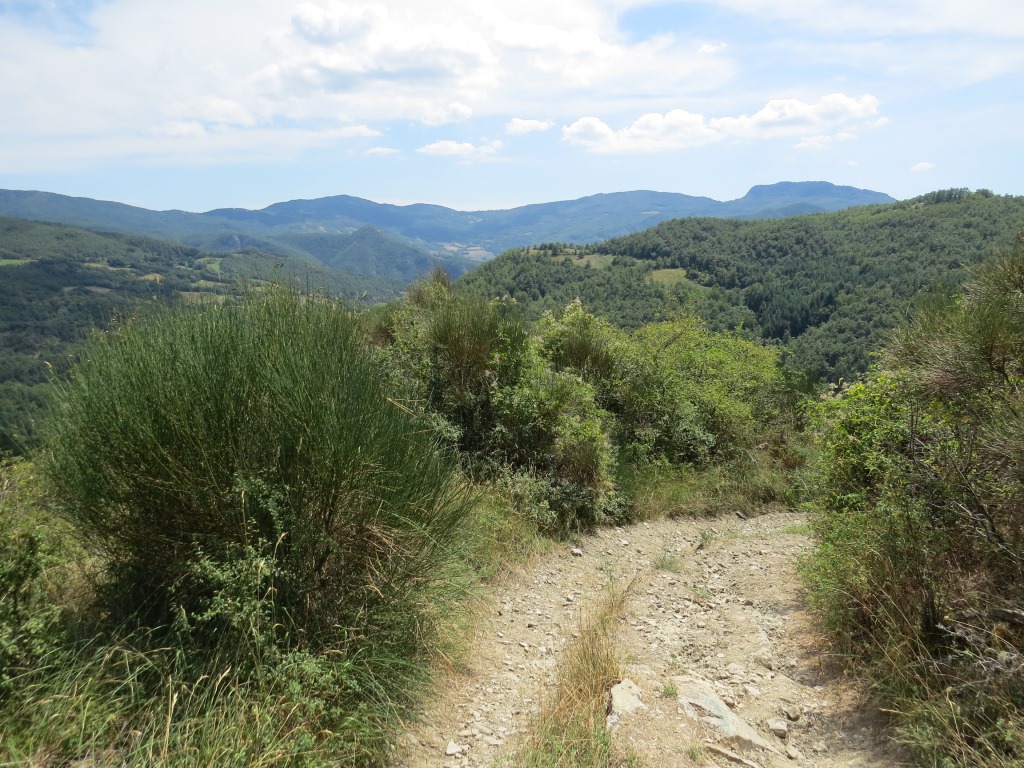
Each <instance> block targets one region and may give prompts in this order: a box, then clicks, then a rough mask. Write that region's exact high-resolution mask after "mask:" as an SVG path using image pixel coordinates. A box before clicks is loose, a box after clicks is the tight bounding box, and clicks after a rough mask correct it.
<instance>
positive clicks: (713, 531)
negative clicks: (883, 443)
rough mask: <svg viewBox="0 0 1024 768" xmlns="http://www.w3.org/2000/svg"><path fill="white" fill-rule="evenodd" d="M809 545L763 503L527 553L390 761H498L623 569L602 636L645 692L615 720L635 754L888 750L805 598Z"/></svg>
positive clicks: (801, 760)
mask: <svg viewBox="0 0 1024 768" xmlns="http://www.w3.org/2000/svg"><path fill="white" fill-rule="evenodd" d="M810 547H811V542H810V540H809V539H808V537H807V528H806V524H805V520H804V518H803V517H802V516H801V515H798V514H794V513H787V512H773V513H770V514H766V515H763V516H760V517H755V518H751V519H741V518H740V517H737V516H729V517H724V518H720V519H715V520H681V519H677V520H659V521H652V522H649V523H640V524H638V525H636V526H632V527H629V528H613V529H602V530H599V531H597V532H596V533H594V534H593V535H591V536H588V537H586V538H584V539H583V540H582V541H579V542H576V543H574V544H567V545H565V546H563V547H560V548H558V549H557V550H556V551H554V552H551V553H549V554H547V555H544V556H542V557H538V558H536V559H534V560H533V561H531V562H530V563H528V564H527V565H525V566H523V567H521V568H520V569H518V570H517V571H515V572H514V573H510V574H507V575H506V576H505V577H503V578H502V579H499V580H497V581H496V582H494V583H493V584H491V585H489V587H488V592H489V595H488V599H487V602H486V605H485V608H484V609H483V610H482V612H481V616H480V617H479V621H478V622H477V624H478V627H477V630H476V634H475V637H474V639H473V641H472V647H471V650H470V653H469V654H468V655H467V658H468V659H469V661H468V662H467V663H468V667H467V668H465V669H462V670H459V671H451V672H448V673H447V674H445V675H443V677H442V680H441V683H440V685H439V690H438V694H437V696H436V697H435V698H434V699H433V700H432V701H430V702H429V703H428V705H427V707H426V709H425V711H424V712H423V713H422V717H421V719H420V722H418V723H414V724H411V725H410V726H409V729H408V731H407V733H406V734H405V736H404V738H403V740H402V744H401V745H400V749H399V751H398V753H397V755H396V759H395V763H394V765H395V768H457V767H463V766H464V767H467V768H468V767H470V766H472V767H483V766H494V765H495V764H496V763H498V764H500V763H501V761H502V760H505V761H506V762H505V765H510V763H509V762H507V760H508V756H509V755H510V754H511V752H512V751H513V750H514V748H515V744H516V739H517V735H518V734H520V733H521V732H522V731H523V730H524V728H525V727H526V726H527V725H528V723H529V720H530V717H531V716H532V715H533V714H535V713H536V712H537V710H538V708H539V703H540V701H541V700H542V699H543V698H544V697H545V695H547V692H548V691H549V690H550V687H551V686H552V684H553V681H554V672H555V668H556V665H557V663H558V659H559V656H560V654H561V651H562V650H563V648H564V647H565V646H566V644H567V643H568V642H569V641H570V640H571V638H572V637H573V635H574V634H576V633H578V628H579V623H580V619H581V617H582V616H584V615H586V611H587V608H588V605H591V604H596V603H597V601H598V600H599V599H600V598H601V597H602V596H603V595H604V594H605V593H606V591H607V590H609V589H612V588H618V589H621V588H623V587H624V586H626V585H629V591H628V598H627V601H626V608H625V610H624V612H623V614H622V617H621V619H620V620H619V622H618V626H617V628H616V631H615V643H616V647H617V648H618V649H619V653H620V657H621V660H622V664H621V667H622V671H623V679H624V680H630V681H632V682H633V683H635V685H636V686H637V687H638V689H639V690H638V695H639V699H640V701H641V703H642V707H640V708H639V709H636V710H635V711H633V712H623V713H621V714H618V713H617V714H616V716H615V717H613V720H615V721H617V722H616V724H615V725H614V733H615V741H616V743H617V744H618V745H619V746H620V747H621V748H622V749H623V750H624V751H626V752H627V753H629V752H631V753H632V755H633V756H634V760H633V763H632V764H634V765H641V766H647V767H648V768H659V767H660V766H668V767H672V766H685V767H686V768H691V767H692V766H700V765H703V766H735V765H746V766H760V767H761V768H776V767H777V766H823V767H825V768H840V767H847V766H848V767H850V768H852V767H853V766H864V767H866V768H875V767H878V768H881V767H882V766H885V767H886V768H888V767H890V766H896V765H900V764H901V763H902V760H901V758H900V755H899V754H898V753H896V752H895V751H894V750H893V748H892V747H891V746H890V745H889V744H888V743H887V741H886V738H885V733H884V729H883V727H882V724H881V723H880V722H878V721H877V720H876V719H874V718H873V717H872V716H871V714H870V709H869V708H868V707H866V706H865V704H864V701H863V697H862V695H861V692H860V690H859V689H858V687H857V686H856V685H855V684H854V683H853V682H851V681H850V680H849V679H847V678H846V677H845V676H844V675H843V674H842V673H841V672H839V671H836V670H835V669H834V667H835V665H834V664H832V663H830V659H829V657H828V655H827V651H826V648H827V646H826V644H825V642H824V640H823V639H822V638H821V637H819V636H818V635H817V634H816V631H815V628H814V624H813V622H812V620H811V619H810V617H809V616H808V615H807V613H806V608H805V606H804V602H803V596H802V590H801V585H800V582H799V580H798V578H797V575H796V565H797V561H798V558H799V557H800V555H801V554H802V553H804V552H806V551H808V550H809V548H810ZM694 685H697V686H703V688H706V689H708V690H710V691H713V693H714V694H717V696H718V697H720V699H721V701H723V702H724V703H725V705H726V706H727V707H728V708H729V711H730V712H731V713H732V714H733V715H735V716H737V718H739V719H742V721H745V723H746V724H748V725H749V726H751V727H752V728H753V729H754V731H756V732H757V735H758V736H759V737H760V740H761V741H762V742H763V746H762V747H756V746H751V745H750V744H738V743H737V742H736V741H734V740H730V739H729V738H728V734H723V732H722V731H721V730H720V729H719V728H716V727H713V726H712V725H709V724H707V722H706V718H704V719H702V717H701V716H702V715H706V714H707V712H706V711H703V710H700V709H695V708H694V707H693V706H690V705H689V704H688V703H687V701H686V697H685V696H684V695H683V692H684V691H687V690H691V689H692V688H693V686H694ZM773 729H774V730H773Z"/></svg>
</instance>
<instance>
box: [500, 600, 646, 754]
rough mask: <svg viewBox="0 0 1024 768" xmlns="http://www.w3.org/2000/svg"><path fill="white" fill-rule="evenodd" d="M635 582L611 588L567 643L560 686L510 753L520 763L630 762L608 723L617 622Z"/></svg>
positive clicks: (615, 676)
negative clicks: (615, 625) (614, 637)
mask: <svg viewBox="0 0 1024 768" xmlns="http://www.w3.org/2000/svg"><path fill="white" fill-rule="evenodd" d="M631 586H632V585H629V586H627V587H626V588H624V589H619V590H611V591H609V592H608V593H607V594H606V595H605V597H604V599H603V600H602V601H601V602H600V603H599V604H598V605H597V606H596V607H595V608H594V609H593V611H592V613H590V614H589V616H588V617H587V618H586V619H585V620H584V622H583V623H582V625H581V627H580V631H579V636H578V637H577V638H576V639H574V641H573V642H572V643H571V644H570V645H569V647H568V648H566V650H565V652H564V655H563V657H562V659H561V660H560V662H559V665H558V669H557V672H556V683H555V688H554V691H553V692H552V694H551V695H550V697H549V698H548V699H547V700H546V701H545V702H544V703H543V704H542V706H541V710H540V713H539V714H538V715H537V716H536V718H535V719H534V720H533V721H532V722H531V724H530V725H529V727H528V730H527V733H526V735H525V737H524V738H523V742H522V745H521V746H520V748H519V749H518V750H517V751H516V752H515V754H514V755H513V756H512V757H511V758H510V760H509V762H508V765H510V766H515V768H599V767H610V766H622V765H626V764H628V762H627V761H628V760H629V757H628V756H626V755H623V754H622V753H621V752H620V751H617V750H616V749H615V747H614V745H613V742H612V736H611V733H610V731H609V730H608V728H607V726H606V718H607V715H608V697H609V691H610V690H611V688H612V686H613V685H615V684H616V683H617V682H619V680H620V679H621V669H620V666H619V659H618V656H617V653H616V649H615V645H614V639H613V628H612V625H613V623H614V622H615V621H616V620H617V619H618V618H619V616H621V613H622V610H623V607H624V605H625V600H626V597H627V595H628V593H629V590H630V588H631Z"/></svg>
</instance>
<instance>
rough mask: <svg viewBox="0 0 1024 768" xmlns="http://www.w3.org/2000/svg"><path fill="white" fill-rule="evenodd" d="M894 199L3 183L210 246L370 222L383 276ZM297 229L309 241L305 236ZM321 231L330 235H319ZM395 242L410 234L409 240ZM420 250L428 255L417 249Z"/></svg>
mask: <svg viewBox="0 0 1024 768" xmlns="http://www.w3.org/2000/svg"><path fill="white" fill-rule="evenodd" d="M892 200H893V199H892V198H891V197H889V196H888V195H885V194H882V193H879V192H871V191H868V190H861V189H855V188H853V187H840V186H835V185H833V184H829V183H827V182H783V183H780V184H771V185H766V186H758V187H754V188H753V189H751V190H750V192H748V193H747V194H746V195H745V196H744V197H742V198H740V199H738V200H732V201H729V202H719V201H717V200H712V199H710V198H707V197H692V196H689V195H681V194H674V193H665V192H647V191H637V192H617V193H614V194H601V195H592V196H590V197H584V198H580V199H579V200H569V201H560V202H553V203H538V204H535V205H526V206H521V207H519V208H512V209H509V210H494V211H456V210H453V209H451V208H445V207H443V206H439V205H426V204H416V205H405V206H398V205H388V204H382V203H374V202H371V201H369V200H364V199H362V198H358V197H351V196H348V195H338V196H335V197H325V198H320V199H317V200H291V201H288V202H281V203H275V204H273V205H270V206H268V207H266V208H263V209H261V210H256V211H253V210H246V209H242V208H222V209H217V210H213V211H207V212H206V213H186V212H184V211H159V212H158V211H149V210H146V209H143V208H135V207H133V206H128V205H123V204H121V203H110V202H102V201H98V200H89V199H85V198H72V197H65V196H63V195H55V194H51V193H47V192H19V191H10V190H7V191H0V215H4V216H18V217H21V218H27V219H35V220H43V221H55V222H60V223H64V224H72V225H75V226H87V227H91V228H94V229H103V230H110V231H117V232H133V233H141V234H150V235H158V236H162V237H172V238H175V239H177V240H180V241H182V242H184V243H186V244H189V245H195V246H198V247H203V248H214V247H221V246H222V245H225V244H226V245H228V246H229V247H232V248H237V247H239V244H242V245H243V246H244V245H255V246H257V247H260V248H264V249H270V250H275V251H281V252H292V253H294V252H296V251H297V250H302V251H303V252H304V253H306V254H308V255H313V256H316V257H317V258H322V257H323V256H324V254H325V253H326V254H328V258H333V257H331V256H330V255H329V254H330V253H332V248H334V247H335V246H336V245H337V243H336V242H334V240H333V239H332V238H335V237H336V236H337V235H350V234H353V233H355V232H356V231H358V230H359V229H361V228H362V227H365V226H366V225H370V226H373V227H375V228H376V229H377V230H378V231H379V232H380V233H381V235H380V239H379V242H378V243H377V244H376V245H375V246H374V248H373V253H372V257H371V258H370V260H369V262H366V263H364V262H353V261H351V260H347V259H346V260H345V262H346V269H348V270H350V271H354V272H358V273H360V274H375V272H372V271H371V265H374V266H375V267H380V266H381V265H382V264H383V263H384V262H388V261H395V262H396V263H397V264H398V266H395V267H388V271H391V272H397V273H402V272H407V271H409V268H408V267H407V266H406V264H407V263H408V262H407V260H408V259H410V258H411V259H413V260H422V253H432V254H434V255H435V256H437V257H438V258H439V259H441V260H442V262H443V263H444V265H445V267H446V268H448V269H449V271H453V272H455V273H459V272H461V271H463V270H464V269H465V268H466V266H467V264H466V262H465V261H463V260H460V259H458V258H456V257H457V256H458V255H462V256H467V255H468V256H474V255H476V256H480V255H483V256H485V257H486V256H488V255H490V254H494V253H499V252H501V251H504V250H506V249H508V248H514V247H521V246H525V245H530V244H533V243H539V242H545V241H557V242H577V243H585V242H596V241H598V240H605V239H607V238H610V237H616V236H619V235H625V234H628V233H630V232H636V231H638V230H642V229H645V228H647V227H650V226H652V225H654V224H657V223H658V222H661V221H666V220H668V219H674V218H679V217H685V216H722V217H737V218H773V217H778V216H784V215H790V214H791V213H794V212H798V213H809V212H815V211H835V210H840V209H843V208H847V207H849V206H852V205H865V204H868V203H885V202H892ZM297 234H301V235H305V236H307V237H308V238H310V239H308V240H298V241H297V240H296V238H295V236H296V235H297ZM314 235H320V236H323V237H324V238H325V239H322V240H317V239H316V238H314V237H313V236H314ZM389 238H390V239H389ZM396 240H397V241H401V246H402V247H401V248H399V247H398V246H397V245H396V243H395V241H396ZM297 243H303V244H304V245H303V246H300V245H297ZM305 247H308V248H309V249H310V250H305ZM413 251H419V252H422V253H417V254H416V255H412V252H413ZM317 254H320V255H319V256H317ZM403 260H406V261H403Z"/></svg>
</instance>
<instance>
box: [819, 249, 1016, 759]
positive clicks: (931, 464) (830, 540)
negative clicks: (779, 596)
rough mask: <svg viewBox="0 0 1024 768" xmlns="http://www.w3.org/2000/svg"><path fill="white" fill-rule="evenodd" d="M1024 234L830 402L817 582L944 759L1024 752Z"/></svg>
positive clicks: (906, 729)
mask: <svg viewBox="0 0 1024 768" xmlns="http://www.w3.org/2000/svg"><path fill="white" fill-rule="evenodd" d="M1022 296H1024V244H1020V243H1019V244H1018V245H1017V247H1016V248H1015V249H1014V250H1013V251H1011V252H1009V253H1007V254H1005V255H1004V256H1003V257H1001V258H1000V259H999V260H997V261H996V262H994V263H992V264H989V265H986V266H985V267H983V268H979V269H978V270H977V271H976V272H975V273H974V275H973V279H972V281H971V283H970V284H969V286H968V288H967V292H966V294H965V295H964V297H963V298H962V299H960V300H958V301H957V302H955V303H953V304H952V305H949V306H944V307H936V308H932V309H930V310H928V311H926V312H923V313H922V314H921V315H920V317H918V318H917V319H916V320H915V321H914V322H913V323H911V324H910V325H909V326H908V327H907V328H905V329H904V330H903V331H901V332H900V334H899V335H898V337H897V338H896V340H895V344H894V346H893V348H892V350H891V355H890V370H889V371H885V372H882V371H879V372H876V373H874V374H872V375H871V376H870V377H868V378H867V379H866V380H865V381H864V382H863V383H861V384H858V385H856V386H854V387H851V388H850V389H849V390H847V391H846V392H845V393H844V394H843V395H842V396H841V397H838V398H836V399H832V400H829V401H827V402H825V403H823V405H822V407H821V409H820V413H819V418H820V423H819V429H820V431H821V447H822V461H821V465H820V469H819V480H818V488H817V503H818V505H819V507H820V508H821V510H822V512H821V515H820V517H819V518H818V521H817V523H816V528H817V532H818V535H819V537H820V540H821V544H820V547H819V549H818V551H817V553H816V554H815V556H814V557H813V558H812V559H811V560H810V561H809V562H808V564H807V573H808V576H809V579H810V584H811V587H812V596H813V599H814V601H815V603H816V605H817V606H818V607H819V609H820V610H821V611H822V613H823V616H824V617H825V621H826V625H827V626H828V628H829V629H830V630H831V632H832V634H833V636H834V637H835V638H836V639H837V641H838V642H839V644H840V646H841V647H842V648H844V650H846V651H848V652H851V653H855V654H857V655H859V656H862V657H864V658H865V659H868V660H870V661H871V665H870V669H871V670H872V673H873V675H874V677H875V680H876V682H877V684H878V691H879V692H880V694H881V696H882V697H883V699H884V702H885V706H886V708H887V709H889V710H890V711H893V712H900V713H903V715H902V718H903V722H902V726H903V728H902V733H903V735H904V736H905V738H906V739H907V741H908V742H910V743H912V744H913V745H914V746H916V747H917V748H919V750H920V751H921V753H922V754H923V755H924V757H925V759H927V760H928V761H929V762H932V763H933V764H936V765H954V764H956V765H979V766H980V765H1022V764H1024V739H1022V738H1021V733H1022V728H1024V610H1022V606H1024V556H1022V554H1021V553H1022V552H1024V547H1022V545H1024V501H1022V500H1024V438H1022V435H1024V409H1022V405H1024V402H1022V399H1021V398H1022V395H1021V383H1022V382H1024V301H1022V299H1021V297H1022Z"/></svg>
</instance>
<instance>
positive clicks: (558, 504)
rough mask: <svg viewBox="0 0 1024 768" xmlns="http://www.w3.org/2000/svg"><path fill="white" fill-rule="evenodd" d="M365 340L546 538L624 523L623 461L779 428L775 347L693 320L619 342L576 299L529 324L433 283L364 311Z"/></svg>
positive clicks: (511, 307) (703, 459)
mask: <svg viewBox="0 0 1024 768" xmlns="http://www.w3.org/2000/svg"><path fill="white" fill-rule="evenodd" d="M366 336H367V338H368V339H369V340H370V341H371V343H372V344H373V346H374V347H375V349H376V354H377V355H378V357H379V358H380V360H381V362H382V365H383V366H384V367H385V368H386V369H387V370H389V371H390V375H391V377H392V380H393V383H394V386H395V387H396V388H401V389H404V391H405V393H406V394H405V400H406V402H407V403H408V404H409V407H410V408H413V409H418V410H422V411H424V412H425V414H426V415H427V416H428V417H430V418H432V419H433V420H434V423H435V425H436V428H437V429H438V430H439V431H440V432H441V433H442V434H445V435H447V436H449V438H450V439H452V440H453V441H454V442H456V443H457V444H458V446H459V447H460V449H461V450H462V451H463V455H464V457H465V461H466V462H467V463H468V464H469V465H470V466H471V467H472V468H473V470H474V471H476V472H481V473H483V474H484V475H487V474H490V475H491V476H496V475H500V476H502V477H506V478H507V476H508V475H509V473H511V474H518V475H520V476H522V477H523V478H524V479H522V480H520V481H517V482H514V483H512V484H511V486H509V487H514V488H517V489H519V491H517V499H518V498H520V497H521V496H522V494H521V493H520V491H523V490H524V489H526V488H529V489H531V491H530V493H528V494H526V496H528V497H529V498H531V499H532V501H530V502H529V503H527V504H525V507H526V508H529V509H534V510H539V511H541V512H543V514H540V517H539V518H538V521H539V522H541V524H542V527H544V528H547V529H551V528H555V529H561V530H563V531H564V530H573V529H577V528H581V527H587V526H590V525H593V524H594V523H596V522H599V521H600V520H601V519H607V518H610V519H618V520H622V519H624V517H625V516H628V514H629V512H628V504H629V501H630V500H629V499H627V498H624V495H623V493H621V492H620V490H619V489H617V487H616V482H615V480H616V476H619V475H622V474H623V472H624V471H626V467H627V465H637V466H642V467H650V466H655V465H656V466H661V467H665V468H667V467H671V466H678V465H683V464H686V465H696V466H703V465H706V464H707V463H708V462H709V461H710V460H711V459H713V458H715V459H718V458H724V457H729V456H733V455H735V453H736V452H737V451H739V450H741V449H742V448H746V447H749V446H751V445H753V444H755V443H756V442H757V441H758V440H760V439H761V438H762V437H763V435H764V434H766V433H767V432H768V431H769V430H768V429H767V428H768V427H769V425H775V424H776V423H777V421H778V416H779V413H778V403H779V398H778V396H779V394H780V392H781V391H782V379H781V377H780V374H779V372H778V367H777V356H776V354H775V352H774V351H772V350H769V349H766V348H763V347H759V346H757V345H755V344H752V343H750V342H747V341H744V340H742V339H739V338H737V337H734V336H732V335H728V334H716V333H711V332H709V331H707V330H705V329H704V328H703V327H702V326H701V324H700V322H699V321H698V320H696V319H695V318H690V317H682V318H678V319H676V320H672V321H668V322H664V323H659V324H657V325H654V326H650V327H648V328H645V329H641V330H639V331H637V332H635V333H633V334H627V333H625V332H623V331H620V330H618V329H616V328H614V327H612V326H611V325H610V324H608V323H607V322H605V321H603V320H601V319H599V318H597V317H595V316H594V315H592V314H590V313H589V312H588V311H587V310H586V309H585V308H584V307H583V305H582V304H581V303H580V302H579V301H573V302H571V303H570V304H569V305H568V306H567V307H566V308H565V309H564V310H562V311H559V312H557V313H548V314H546V315H545V316H544V317H542V318H541V319H540V321H539V322H538V323H536V324H535V325H534V326H533V327H532V328H529V327H528V326H527V325H526V324H525V322H524V321H523V319H522V317H521V316H520V314H519V308H518V306H517V305H516V304H515V302H510V301H491V302H486V301H483V300H482V299H479V298H475V297H473V296H472V295H468V296H467V295H463V294H460V293H458V292H456V291H455V290H453V287H452V286H451V284H450V283H449V282H448V281H447V280H446V279H445V278H444V277H443V276H435V278H433V279H432V280H430V281H428V282H426V283H424V284H422V285H420V286H418V287H416V288H415V289H414V290H413V291H412V293H411V295H410V298H409V300H408V301H406V302H405V303H403V304H400V305H396V306H392V307H391V308H389V309H382V310H377V311H375V312H373V313H371V314H370V315H369V316H368V318H367V320H366ZM527 478H528V479H527ZM538 489H545V490H544V491H543V492H542V493H540V495H539V496H538ZM516 503H517V504H518V503H519V502H518V501H517V502H516Z"/></svg>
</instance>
